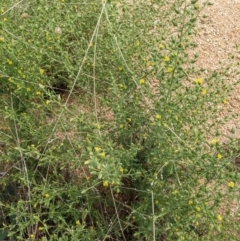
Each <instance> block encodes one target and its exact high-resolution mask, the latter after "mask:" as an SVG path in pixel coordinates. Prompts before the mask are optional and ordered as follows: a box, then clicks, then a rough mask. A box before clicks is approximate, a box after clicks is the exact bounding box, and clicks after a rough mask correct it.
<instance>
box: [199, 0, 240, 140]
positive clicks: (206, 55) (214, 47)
mask: <svg viewBox="0 0 240 241" xmlns="http://www.w3.org/2000/svg"><path fill="white" fill-rule="evenodd" d="M203 2H205V1H204V0H200V1H198V3H199V4H200V6H201V4H203ZM210 2H211V3H212V4H213V5H211V6H208V7H205V8H203V11H202V13H201V15H202V16H203V15H207V16H208V17H207V18H201V20H199V21H198V23H197V29H198V35H197V38H196V42H197V44H198V47H197V48H196V52H197V53H198V54H199V58H198V61H197V63H196V65H197V67H198V68H201V67H202V68H204V69H206V70H207V72H212V71H214V70H217V71H221V69H222V66H227V65H229V64H230V61H232V60H230V59H229V56H230V54H233V55H234V58H235V61H233V65H232V67H231V68H232V73H231V74H230V76H229V78H228V79H227V81H228V83H229V84H232V83H236V82H237V81H238V80H239V79H240V75H239V74H238V75H237V76H236V75H235V73H236V72H239V71H240V66H237V62H239V60H240V55H239V53H237V51H236V46H238V45H240V0H211V1H210ZM229 111H230V112H231V113H232V114H237V115H238V116H237V117H236V118H234V119H232V120H230V121H228V122H227V123H226V124H225V125H223V126H221V127H220V130H221V133H222V137H221V140H220V141H221V142H224V143H226V142H228V139H227V138H226V136H231V137H232V138H236V139H237V138H240V84H237V85H236V86H235V87H234V90H233V92H232V94H231V96H230V97H228V98H227V104H226V105H222V106H220V107H219V118H223V117H225V116H226V115H228V113H229Z"/></svg>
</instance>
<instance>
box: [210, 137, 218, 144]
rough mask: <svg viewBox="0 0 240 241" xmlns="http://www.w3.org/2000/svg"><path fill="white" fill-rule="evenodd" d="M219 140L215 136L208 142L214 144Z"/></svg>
mask: <svg viewBox="0 0 240 241" xmlns="http://www.w3.org/2000/svg"><path fill="white" fill-rule="evenodd" d="M218 142H219V140H218V139H217V138H216V139H212V140H211V141H210V142H209V143H210V144H211V145H214V144H216V143H218Z"/></svg>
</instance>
